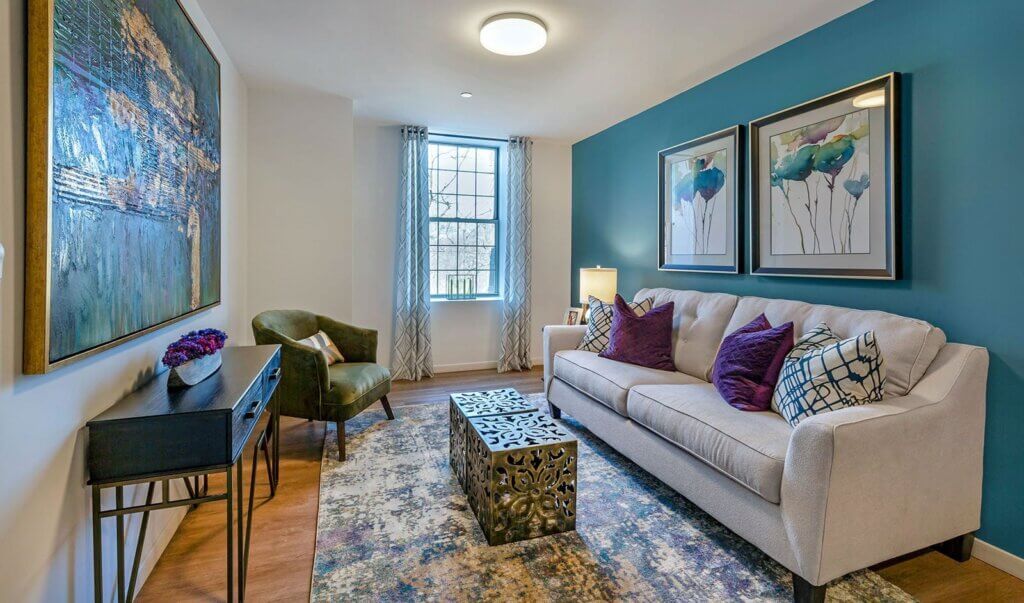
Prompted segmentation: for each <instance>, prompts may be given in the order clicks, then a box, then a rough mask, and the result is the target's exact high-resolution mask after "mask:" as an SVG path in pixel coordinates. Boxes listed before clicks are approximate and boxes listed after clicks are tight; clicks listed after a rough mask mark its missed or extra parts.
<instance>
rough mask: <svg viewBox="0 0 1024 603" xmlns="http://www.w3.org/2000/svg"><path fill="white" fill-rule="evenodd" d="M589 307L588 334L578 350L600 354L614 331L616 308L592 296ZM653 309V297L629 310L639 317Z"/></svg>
mask: <svg viewBox="0 0 1024 603" xmlns="http://www.w3.org/2000/svg"><path fill="white" fill-rule="evenodd" d="M588 305H589V306H590V317H589V318H588V322H587V332H586V334H585V335H583V340H582V341H580V344H579V345H578V346H576V349H577V350H585V351H587V352H595V353H598V354H600V353H601V352H603V351H604V349H605V348H606V347H608V335H609V333H611V330H612V308H614V307H615V304H614V303H613V302H603V301H601V300H599V299H597V298H596V297H594V296H593V295H591V296H590V301H589V302H588ZM653 307H654V298H653V297H648V298H647V299H642V300H640V301H638V302H635V303H633V302H630V304H629V309H630V310H632V311H633V313H634V314H636V315H637V316H643V315H644V314H647V313H648V312H650V310H651V308H653Z"/></svg>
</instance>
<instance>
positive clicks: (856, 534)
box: [781, 344, 988, 585]
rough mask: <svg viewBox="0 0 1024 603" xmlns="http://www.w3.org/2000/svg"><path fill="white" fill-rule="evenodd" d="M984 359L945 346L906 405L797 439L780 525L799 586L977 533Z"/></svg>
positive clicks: (874, 408)
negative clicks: (802, 580) (793, 559)
mask: <svg viewBox="0 0 1024 603" xmlns="http://www.w3.org/2000/svg"><path fill="white" fill-rule="evenodd" d="M987 377H988V352H987V351H986V350H985V349H984V348H978V347H973V346H966V345H960V344H947V345H946V346H944V347H943V348H942V350H941V351H940V352H939V354H938V356H937V357H936V358H935V360H934V361H933V362H932V364H931V366H930V367H929V369H928V372H927V373H926V374H925V375H924V377H923V378H922V379H921V381H920V382H919V383H918V384H917V386H916V387H914V389H913V390H912V391H911V392H910V394H909V395H907V396H903V397H900V398H893V399H887V400H883V401H881V402H879V403H876V404H869V405H865V406H856V407H852V408H846V409H843V410H839V411H835V412H830V413H825V414H821V415H817V416H814V417H811V418H809V419H806V420H804V421H803V422H801V423H800V424H799V425H798V426H797V428H796V429H795V430H794V432H793V436H792V439H791V440H790V443H789V450H788V452H787V454H786V464H785V467H784V470H783V477H782V502H781V506H782V517H783V522H784V524H785V526H786V533H787V535H788V537H789V540H790V544H791V546H792V547H793V551H794V554H795V557H796V559H797V563H798V565H799V568H800V571H799V572H798V573H799V574H800V575H801V576H803V578H805V579H806V580H808V581H809V582H811V583H812V584H815V585H820V584H825V583H826V582H828V581H829V580H832V579H834V578H838V577H839V576H842V575H844V574H846V573H848V572H851V571H854V570H859V569H861V568H864V567H868V566H870V565H872V564H875V563H879V562H881V561H885V560H888V559H892V558H894V557H897V556H899V555H902V554H905V553H909V552H911V551H914V550H918V549H921V548H924V547H927V546H930V545H933V544H937V543H939V542H941V541H944V540H948V539H950V538H953V537H955V536H959V535H962V534H967V533H969V532H973V531H974V530H976V529H978V526H979V525H980V516H981V472H982V451H983V446H984V437H985V389H986V383H987Z"/></svg>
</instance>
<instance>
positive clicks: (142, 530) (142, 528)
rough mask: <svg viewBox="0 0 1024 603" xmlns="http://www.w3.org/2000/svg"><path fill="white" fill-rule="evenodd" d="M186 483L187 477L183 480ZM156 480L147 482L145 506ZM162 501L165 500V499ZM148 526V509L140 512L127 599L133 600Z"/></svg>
mask: <svg viewBox="0 0 1024 603" xmlns="http://www.w3.org/2000/svg"><path fill="white" fill-rule="evenodd" d="M185 483H188V479H186V480H185ZM155 486H156V482H149V488H147V489H146V506H147V507H148V506H149V505H151V504H153V490H154V489H155ZM164 502H167V500H166V499H165V500H164ZM148 527H149V511H143V512H142V523H141V524H139V539H138V541H137V542H136V543H135V559H134V561H132V577H131V579H130V580H128V599H127V600H128V601H134V600H135V583H136V582H137V581H138V579H139V566H140V565H142V547H143V545H144V544H145V543H146V528H148Z"/></svg>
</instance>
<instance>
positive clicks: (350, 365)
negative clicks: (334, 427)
mask: <svg viewBox="0 0 1024 603" xmlns="http://www.w3.org/2000/svg"><path fill="white" fill-rule="evenodd" d="M327 372H328V375H329V376H328V379H329V381H330V384H331V389H330V390H328V391H327V395H326V397H325V399H324V405H325V407H326V410H327V411H328V412H329V414H330V415H331V416H330V417H325V418H326V419H328V420H341V421H345V420H347V419H351V418H352V417H354V416H356V415H357V414H359V412H360V411H361V410H363V409H364V408H366V407H367V406H369V405H371V404H373V403H374V402H376V401H377V400H379V399H380V398H381V397H382V396H385V395H387V393H388V392H389V391H391V371H389V370H388V369H387V368H385V367H383V366H381V365H379V364H374V363H372V362H344V363H339V364H332V365H331V366H329V367H327Z"/></svg>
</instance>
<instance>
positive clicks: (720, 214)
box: [658, 126, 742, 273]
mask: <svg viewBox="0 0 1024 603" xmlns="http://www.w3.org/2000/svg"><path fill="white" fill-rule="evenodd" d="M741 148H742V142H741V141H740V126H734V127H732V128H728V129H726V130H722V131H720V132H715V133H713V134H708V135H707V136H703V137H701V138H697V139H695V140H691V141H688V142H684V143H681V144H678V145H676V146H674V147H671V148H668V149H665V150H663V151H661V152H659V153H658V174H659V179H660V183H659V189H658V190H659V207H660V209H659V215H660V218H661V221H660V222H661V223H660V225H659V226H660V228H659V238H660V248H661V250H660V253H661V256H660V259H659V263H658V267H659V268H660V269H661V270H680V271H690V272H730V273H736V272H738V271H739V266H740V252H739V242H740V236H739V228H738V226H739V223H740V216H739V214H740V211H739V210H740V204H739V198H740V197H741V196H742V193H741V190H742V187H741V186H740V182H742V177H741V169H740V152H739V150H740V149H741Z"/></svg>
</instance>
